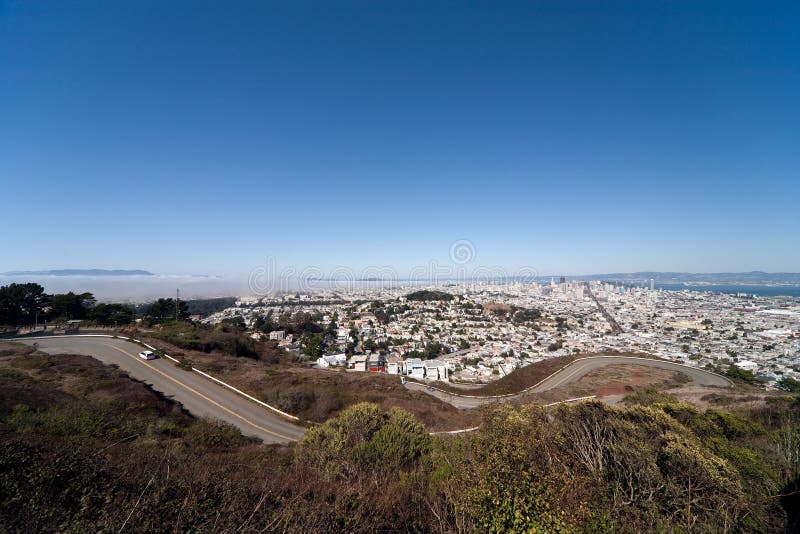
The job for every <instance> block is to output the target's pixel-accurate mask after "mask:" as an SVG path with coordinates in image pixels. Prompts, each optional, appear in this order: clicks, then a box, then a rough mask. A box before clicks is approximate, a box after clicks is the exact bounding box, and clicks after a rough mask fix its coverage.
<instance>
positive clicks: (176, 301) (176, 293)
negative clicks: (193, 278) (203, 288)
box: [175, 289, 181, 321]
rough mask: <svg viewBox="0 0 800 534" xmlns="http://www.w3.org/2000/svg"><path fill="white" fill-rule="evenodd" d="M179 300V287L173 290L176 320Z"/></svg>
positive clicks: (176, 318)
mask: <svg viewBox="0 0 800 534" xmlns="http://www.w3.org/2000/svg"><path fill="white" fill-rule="evenodd" d="M180 300H181V290H180V289H176V290H175V320H176V321H177V320H178V305H179V303H180Z"/></svg>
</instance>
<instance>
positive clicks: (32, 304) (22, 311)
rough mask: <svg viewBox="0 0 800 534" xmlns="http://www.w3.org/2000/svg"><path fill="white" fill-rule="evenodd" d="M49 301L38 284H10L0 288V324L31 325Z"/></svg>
mask: <svg viewBox="0 0 800 534" xmlns="http://www.w3.org/2000/svg"><path fill="white" fill-rule="evenodd" d="M49 301H50V296H49V295H47V294H45V292H44V288H43V287H42V286H40V285H39V284H31V283H29V284H10V285H7V286H2V287H0V324H7V325H18V324H25V323H33V322H34V321H35V320H36V316H37V314H41V313H42V312H43V311H44V309H45V307H46V306H47V304H48V303H49Z"/></svg>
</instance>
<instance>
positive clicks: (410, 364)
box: [403, 358, 425, 378]
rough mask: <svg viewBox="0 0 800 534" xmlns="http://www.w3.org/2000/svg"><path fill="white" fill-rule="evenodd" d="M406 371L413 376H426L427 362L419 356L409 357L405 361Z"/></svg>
mask: <svg viewBox="0 0 800 534" xmlns="http://www.w3.org/2000/svg"><path fill="white" fill-rule="evenodd" d="M403 363H404V364H405V371H406V374H407V375H408V376H411V377H413V378H425V364H423V363H422V360H420V359H419V358H409V359H408V360H406V361H405V362H403Z"/></svg>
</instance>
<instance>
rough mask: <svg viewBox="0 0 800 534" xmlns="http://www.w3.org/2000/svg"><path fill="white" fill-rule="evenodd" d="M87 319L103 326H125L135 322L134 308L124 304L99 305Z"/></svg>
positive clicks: (90, 311)
mask: <svg viewBox="0 0 800 534" xmlns="http://www.w3.org/2000/svg"><path fill="white" fill-rule="evenodd" d="M87 318H88V319H90V320H92V321H94V322H96V323H97V324H102V325H123V324H130V323H132V322H133V308H131V307H129V306H125V305H124V304H103V303H101V304H98V305H96V306H95V307H93V308H92V309H91V310H89V313H88V315H87Z"/></svg>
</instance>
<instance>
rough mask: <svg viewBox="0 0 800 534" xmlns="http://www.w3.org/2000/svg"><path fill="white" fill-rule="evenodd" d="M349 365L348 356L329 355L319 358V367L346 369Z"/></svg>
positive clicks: (342, 354)
mask: <svg viewBox="0 0 800 534" xmlns="http://www.w3.org/2000/svg"><path fill="white" fill-rule="evenodd" d="M346 363H347V356H346V355H345V354H344V353H341V354H328V355H327V356H320V357H319V358H317V365H318V366H319V367H325V368H327V367H344V365H345V364H346Z"/></svg>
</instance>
